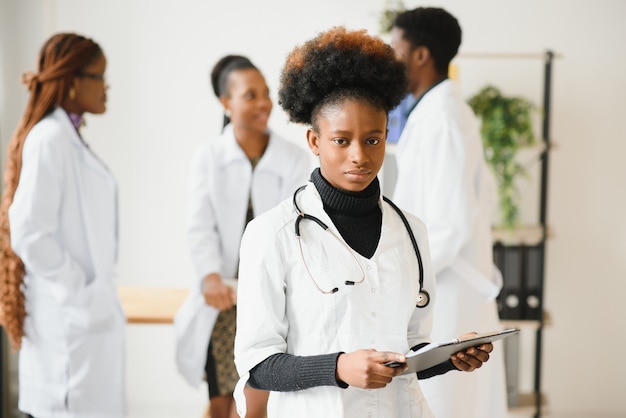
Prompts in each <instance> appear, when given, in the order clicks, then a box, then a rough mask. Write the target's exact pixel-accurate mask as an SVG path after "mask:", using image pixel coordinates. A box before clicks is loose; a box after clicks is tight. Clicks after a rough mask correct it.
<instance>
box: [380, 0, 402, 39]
mask: <svg viewBox="0 0 626 418" xmlns="http://www.w3.org/2000/svg"><path fill="white" fill-rule="evenodd" d="M385 4H386V7H385V9H384V10H383V11H382V12H381V13H380V16H379V17H378V24H379V25H380V33H381V34H382V35H386V34H388V33H389V32H391V29H393V22H394V21H395V19H396V16H397V15H399V14H400V13H402V12H404V11H405V10H406V6H405V5H404V3H403V2H402V0H387V1H386V2H385Z"/></svg>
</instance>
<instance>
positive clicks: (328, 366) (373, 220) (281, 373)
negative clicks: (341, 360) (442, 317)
mask: <svg viewBox="0 0 626 418" xmlns="http://www.w3.org/2000/svg"><path fill="white" fill-rule="evenodd" d="M311 182H313V184H314V185H315V188H316V189H317V191H318V193H319V194H320V197H321V198H322V203H323V205H324V211H325V212H326V213H327V214H328V216H329V217H330V219H331V220H332V221H333V224H334V225H335V226H336V227H337V230H338V231H339V233H340V234H341V236H342V238H343V239H344V240H345V241H346V243H347V244H348V245H349V246H350V248H352V249H353V250H355V251H356V252H358V253H359V254H361V255H362V256H363V257H366V258H371V257H372V256H373V255H374V253H375V252H376V248H377V247H378V241H379V240H380V231H381V227H382V211H381V209H380V206H379V201H380V185H379V182H378V179H375V180H374V181H373V182H372V183H371V184H370V185H369V186H367V187H366V188H365V190H363V191H360V192H350V191H346V190H340V189H337V188H335V187H333V186H332V185H331V184H330V183H329V182H328V181H327V180H326V179H325V178H324V177H322V174H321V173H320V170H319V168H316V169H315V170H314V171H313V173H311ZM330 297H332V296H330ZM423 345H425V344H420V345H418V346H416V347H414V348H413V350H417V349H418V348H420V347H422V346H423ZM340 354H343V353H342V352H339V353H331V354H322V355H317V356H306V357H302V356H294V355H291V354H287V353H277V354H274V355H271V356H270V357H268V358H266V359H265V360H263V361H262V362H261V363H259V364H258V365H256V366H255V367H254V368H253V369H252V370H250V379H249V380H248V384H249V385H250V386H252V387H253V388H256V389H263V390H272V391H277V392H290V391H296V390H303V389H308V388H312V387H317V386H338V387H342V388H346V387H348V385H347V384H346V383H344V382H342V381H339V380H338V379H337V377H336V369H337V358H338V357H339V355H340ZM455 369H456V368H455V367H454V366H453V365H452V362H451V361H447V362H445V363H442V364H440V365H437V366H435V367H432V368H431V369H428V370H424V371H423V372H420V373H418V374H417V376H418V378H420V379H426V378H429V377H432V376H436V375H439V374H443V373H446V372H448V371H450V370H455Z"/></svg>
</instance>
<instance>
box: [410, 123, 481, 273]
mask: <svg viewBox="0 0 626 418" xmlns="http://www.w3.org/2000/svg"><path fill="white" fill-rule="evenodd" d="M428 134H429V135H430V137H429V138H428V140H427V144H428V148H429V149H427V151H426V152H427V153H428V155H429V156H430V157H429V158H424V159H423V160H422V161H424V162H425V164H426V167H424V171H423V172H424V173H426V176H427V177H426V178H425V181H423V182H422V184H423V187H424V190H423V193H424V197H423V199H421V200H422V202H424V208H422V209H421V210H420V211H418V212H417V213H418V214H420V217H422V219H423V221H424V222H425V223H426V225H427V227H428V235H429V241H430V250H431V255H432V262H433V266H434V270H435V273H439V272H441V271H442V270H444V269H445V268H446V267H448V266H449V265H450V264H451V263H452V262H453V260H454V259H455V258H456V257H457V256H458V255H459V253H460V251H461V249H462V248H463V246H464V245H465V243H466V242H467V240H468V239H469V238H470V234H471V230H472V228H473V225H474V223H475V219H476V217H477V215H478V202H477V201H476V198H475V194H474V190H473V179H472V178H471V175H470V167H469V164H470V162H469V161H468V154H467V150H466V149H465V148H466V143H465V141H464V138H463V132H462V131H461V129H460V128H459V126H458V124H457V123H456V122H455V121H453V120H446V119H442V120H441V121H440V123H436V124H435V126H434V127H433V128H432V129H429V130H428Z"/></svg>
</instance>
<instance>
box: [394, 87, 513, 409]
mask: <svg viewBox="0 0 626 418" xmlns="http://www.w3.org/2000/svg"><path fill="white" fill-rule="evenodd" d="M396 159H397V167H398V177H397V183H396V188H395V191H394V201H395V202H396V203H397V204H398V206H400V207H401V208H402V209H404V210H406V211H408V212H410V213H413V214H415V215H417V216H419V217H420V218H421V219H422V220H423V221H424V223H425V224H426V227H427V228H428V234H429V239H430V248H431V253H432V261H433V266H434V269H435V274H436V277H437V294H438V300H437V305H436V307H435V317H434V324H433V338H434V339H435V340H447V339H450V338H453V337H456V336H458V335H460V334H464V333H466V332H468V331H491V330H496V329H500V328H501V326H500V324H499V321H498V312H497V308H496V302H495V297H496V296H497V295H498V293H499V291H500V288H501V286H502V279H501V277H500V274H499V271H498V270H497V268H495V266H494V265H493V255H492V241H491V211H492V209H493V206H494V204H495V186H494V181H493V177H492V174H491V172H490V171H489V168H488V167H487V165H486V163H485V161H484V155H483V147H482V142H481V138H480V131H479V123H478V120H477V119H476V117H475V116H474V114H473V113H472V111H471V109H470V108H469V106H468V105H467V104H466V103H465V102H464V101H463V100H462V98H461V97H460V95H459V93H458V91H457V90H456V86H455V85H454V82H453V81H450V80H446V81H444V82H442V83H441V84H439V85H437V86H435V87H434V88H433V89H432V90H430V91H429V92H428V93H426V95H425V96H424V97H423V98H422V100H421V101H420V102H419V104H418V105H417V107H416V108H415V109H414V110H413V112H412V113H411V115H410V116H409V119H408V121H407V125H406V127H405V128H404V131H403V132H402V136H401V137H400V140H399V142H398V146H397V150H396ZM499 344H500V343H496V344H495V350H494V352H493V354H492V356H491V359H490V361H489V362H488V363H486V364H485V365H484V366H483V367H482V368H481V369H480V370H478V371H475V372H473V373H448V374H446V375H444V376H438V377H435V378H433V379H428V380H427V381H424V383H423V385H422V387H423V390H424V394H425V396H426V397H427V399H428V402H429V404H430V405H431V408H432V410H433V412H434V413H435V416H437V418H458V417H467V418H483V417H490V418H501V417H505V416H506V384H505V379H504V360H503V347H502V346H501V345H499Z"/></svg>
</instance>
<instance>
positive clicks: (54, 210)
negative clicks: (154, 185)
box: [0, 33, 126, 418]
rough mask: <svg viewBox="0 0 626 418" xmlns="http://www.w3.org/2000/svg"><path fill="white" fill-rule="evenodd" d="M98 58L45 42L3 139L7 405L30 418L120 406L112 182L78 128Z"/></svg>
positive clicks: (92, 99)
mask: <svg viewBox="0 0 626 418" xmlns="http://www.w3.org/2000/svg"><path fill="white" fill-rule="evenodd" d="M106 65H107V61H106V58H105V55H104V53H103V52H102V49H101V48H100V46H98V44H96V43H95V42H94V41H92V40H91V39H88V38H85V37H83V36H80V35H76V34H72V33H60V34H57V35H54V36H52V37H51V38H50V39H49V40H48V41H46V43H45V44H44V45H43V47H42V48H41V52H40V54H39V57H38V72H37V73H25V74H24V76H23V82H24V83H25V84H26V86H27V87H28V89H29V91H30V98H29V101H28V105H27V106H26V110H25V111H24V115H23V117H22V119H21V121H20V123H19V125H18V126H17V129H16V130H15V133H14V135H13V137H12V139H11V142H10V143H9V147H8V158H7V167H6V172H5V183H4V186H5V188H4V194H3V196H2V207H1V209H2V210H1V212H0V228H1V232H0V303H1V312H2V318H1V319H2V324H3V326H4V327H5V329H6V331H7V334H8V335H9V337H10V340H11V342H12V344H13V346H14V347H15V348H19V409H20V410H21V411H24V412H26V413H28V414H29V415H30V416H34V417H35V418H44V417H51V416H58V417H87V416H98V417H111V418H113V417H122V416H124V414H125V385H124V326H125V322H126V320H125V317H124V314H123V312H122V309H121V306H120V303H119V300H118V297H117V292H116V290H115V286H114V283H113V278H114V276H115V264H116V258H117V248H118V242H117V238H118V237H117V231H118V220H117V185H116V182H115V179H114V178H113V176H112V175H111V173H110V172H109V170H108V169H107V167H106V166H105V165H104V163H103V162H102V161H101V160H100V159H99V158H98V157H97V156H96V155H95V154H94V152H93V151H92V150H90V148H89V146H88V145H87V143H86V142H85V141H84V139H83V138H82V136H81V133H80V128H81V126H82V124H83V123H84V122H83V116H84V114H85V113H93V114H102V113H104V112H105V111H106V99H107V97H106V91H107V88H108V86H107V84H106V81H105V77H104V73H105V70H106Z"/></svg>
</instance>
